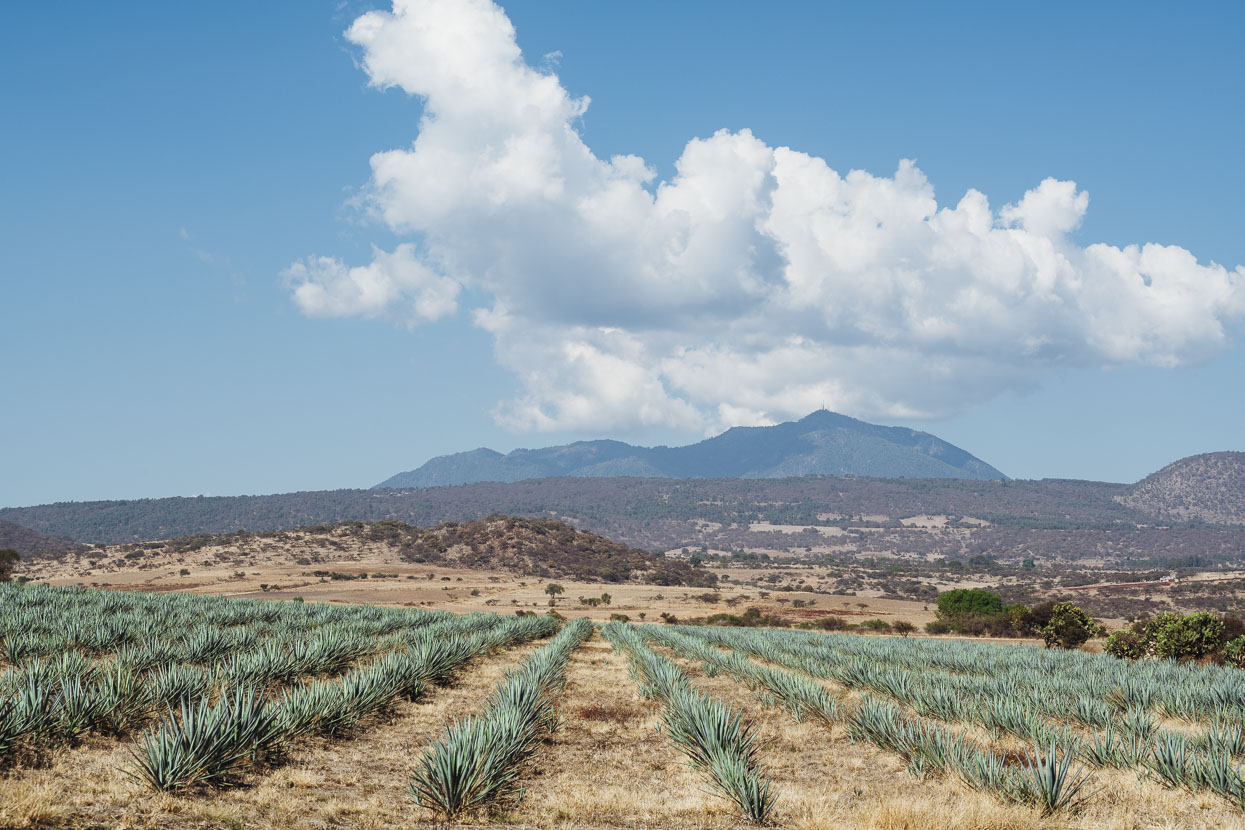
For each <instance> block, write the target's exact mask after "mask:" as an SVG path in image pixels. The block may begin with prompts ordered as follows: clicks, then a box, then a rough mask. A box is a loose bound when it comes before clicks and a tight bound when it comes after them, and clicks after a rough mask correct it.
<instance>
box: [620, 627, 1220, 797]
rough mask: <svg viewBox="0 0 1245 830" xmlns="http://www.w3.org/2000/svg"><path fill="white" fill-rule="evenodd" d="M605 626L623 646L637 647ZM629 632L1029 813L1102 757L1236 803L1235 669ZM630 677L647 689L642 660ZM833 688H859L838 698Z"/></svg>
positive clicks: (871, 641)
mask: <svg viewBox="0 0 1245 830" xmlns="http://www.w3.org/2000/svg"><path fill="white" fill-rule="evenodd" d="M615 637H617V639H618V641H619V642H620V643H622V647H623V648H627V649H628V650H629V651H631V653H632V654H633V655H634V654H635V653H636V652H637V651H638V650H639V648H638V647H637V646H633V645H631V644H630V642H629V641H628V640H627V639H625V638H622V637H618V635H615ZM630 639H631V641H635V640H637V639H639V640H645V641H647V642H649V643H651V644H654V645H657V646H660V647H662V648H664V649H668V650H669V651H670V652H671V653H673V654H675V655H677V656H679V657H681V658H685V659H688V660H693V661H696V662H698V663H699V664H701V665H702V666H703V668H704V670H705V672H706V673H707V674H709V675H713V674H716V673H719V672H720V673H722V674H725V675H728V676H730V677H732V678H735V679H737V680H739V681H740V682H742V683H745V684H746V685H747V686H748V687H749V688H750V689H752V690H753V691H754V693H755V694H756V695H757V697H758V699H759V700H761V701H762V702H763V703H764V704H765V705H769V706H780V707H782V708H783V709H785V710H786V711H787V712H788V713H789V714H790V716H791V717H792V718H794V719H796V720H804V719H807V718H814V719H816V720H818V721H820V722H822V723H824V724H825V725H826V727H827V728H834V727H835V726H836V725H837V726H839V727H841V728H842V729H844V730H846V732H847V735H848V736H849V737H850V738H851V739H852V740H854V741H858V742H868V743H871V744H873V745H875V746H877V747H879V748H881V749H883V750H886V751H888V752H893V753H895V754H896V755H898V756H900V757H901V758H902V759H903V760H904V761H905V762H906V764H907V769H908V771H909V772H910V773H911V774H912V775H914V776H916V777H918V778H927V777H946V776H952V777H955V778H958V779H959V780H960V781H962V782H963V783H964V784H966V785H968V786H969V787H971V788H972V789H975V790H981V791H984V792H987V793H990V794H992V795H994V796H997V797H998V798H999V799H1001V800H1003V801H1011V802H1018V803H1023V804H1030V805H1033V806H1034V807H1035V808H1037V809H1038V810H1040V811H1041V812H1042V813H1043V814H1050V813H1054V812H1057V811H1060V810H1064V809H1067V808H1073V807H1076V806H1079V805H1081V804H1083V803H1084V802H1085V801H1087V800H1088V799H1090V798H1092V797H1093V794H1094V792H1095V790H1096V789H1097V787H1096V785H1095V782H1094V774H1093V772H1094V770H1095V769H1102V768H1111V769H1125V770H1133V771H1135V772H1136V773H1138V775H1140V776H1152V777H1154V778H1155V779H1157V780H1160V781H1162V782H1163V783H1164V784H1166V785H1167V786H1170V787H1173V788H1182V789H1186V790H1188V791H1190V792H1194V793H1199V792H1208V793H1213V794H1215V795H1216V796H1218V797H1221V798H1223V799H1225V800H1226V801H1227V802H1228V803H1230V804H1232V805H1233V806H1235V807H1236V808H1237V809H1238V810H1239V809H1245V768H1243V766H1242V761H1243V759H1245V672H1242V671H1240V670H1238V669H1234V668H1227V667H1221V666H1214V665H1197V664H1179V663H1177V662H1175V661H1171V660H1152V661H1144V662H1138V663H1133V662H1125V661H1120V660H1117V659H1116V658H1114V657H1109V656H1107V655H1102V654H1091V653H1087V652H1081V651H1068V650H1059V649H1055V650H1038V649H1029V648H1015V647H1008V646H997V645H988V644H981V643H972V642H964V641H931V640H920V639H907V638H895V637H887V638H870V637H859V636H852V635H842V634H840V635H835V634H829V635H827V634H808V633H805V632H795V631H778V630H759V629H741V628H713V627H670V628H666V627H652V626H646V627H641V628H640V629H638V630H637V631H636V632H635V633H633V634H631V635H630ZM635 659H636V658H635V657H634V656H633V660H635ZM636 674H637V676H638V677H639V682H640V683H641V684H643V685H645V687H646V688H651V687H652V681H651V680H650V679H649V673H648V670H647V669H644V668H641V669H640V670H639V671H637V672H636ZM827 681H828V682H827ZM834 689H838V690H840V692H844V691H847V690H852V691H855V692H857V693H858V695H856V696H854V697H855V700H854V702H853V704H852V705H850V706H849V705H844V704H843V703H842V702H841V700H840V697H839V696H838V695H836V694H834V693H833V692H832V690H834ZM1018 744H1019V745H1021V746H1026V747H1028V750H1027V751H1026V750H1021V751H1017V750H1016V747H1017V745H1018ZM736 800H737V801H738V800H739V799H738V798H736ZM751 812H753V813H755V814H758V815H759V814H760V811H755V810H754V811H751Z"/></svg>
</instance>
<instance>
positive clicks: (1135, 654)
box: [1104, 611, 1227, 660]
mask: <svg viewBox="0 0 1245 830" xmlns="http://www.w3.org/2000/svg"><path fill="white" fill-rule="evenodd" d="M1224 630H1225V625H1224V621H1223V620H1221V619H1219V618H1218V617H1216V616H1214V615H1213V614H1208V613H1206V612H1205V611H1198V612H1196V613H1193V614H1189V615H1188V616H1187V617H1185V616H1181V615H1180V614H1171V613H1168V614H1159V615H1158V616H1157V617H1154V618H1153V619H1150V620H1144V621H1142V622H1137V623H1134V624H1133V626H1132V627H1131V628H1130V629H1127V630H1124V631H1117V632H1115V633H1114V634H1112V635H1111V636H1110V637H1108V638H1107V643H1106V646H1105V647H1104V648H1105V650H1106V652H1107V653H1108V654H1111V655H1114V656H1115V657H1121V658H1126V659H1131V660H1140V659H1142V658H1145V657H1168V658H1172V659H1176V660H1179V659H1196V658H1200V657H1207V656H1209V655H1213V654H1216V653H1217V652H1218V651H1219V649H1220V648H1221V647H1222V646H1223V645H1224ZM1224 657H1225V659H1227V657H1226V655H1225V656H1224Z"/></svg>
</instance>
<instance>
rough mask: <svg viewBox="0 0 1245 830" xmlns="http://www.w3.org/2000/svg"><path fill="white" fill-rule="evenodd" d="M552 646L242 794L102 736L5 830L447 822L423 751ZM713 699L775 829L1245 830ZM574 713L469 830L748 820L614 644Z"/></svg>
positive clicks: (408, 708) (47, 772)
mask: <svg viewBox="0 0 1245 830" xmlns="http://www.w3.org/2000/svg"><path fill="white" fill-rule="evenodd" d="M535 648H536V645H534V644H531V645H527V646H524V647H522V648H517V649H514V650H511V651H508V652H505V653H504V654H501V655H497V656H495V657H492V658H486V659H484V660H481V661H477V662H476V663H474V664H472V665H471V666H469V667H468V668H467V669H465V670H464V671H463V672H462V673H461V675H460V677H459V680H458V682H457V684H456V685H455V686H453V687H451V688H444V689H437V690H435V691H434V692H433V693H432V694H431V695H429V697H428V699H427V700H426V701H424V702H421V703H414V704H412V703H402V704H400V705H398V706H397V707H396V708H395V710H394V712H393V714H392V716H391V717H390V718H389V719H388V720H386V721H384V722H376V723H372V724H370V725H368V726H367V727H366V728H365V729H364V730H363V731H362V732H361V733H360V734H359V735H358V736H356V737H354V738H353V739H350V740H336V741H329V740H312V741H307V742H304V743H302V744H300V745H299V746H298V747H296V748H295V750H294V752H293V753H292V755H291V757H290V759H289V761H288V762H287V763H286V764H284V765H283V766H281V767H279V768H277V769H274V770H270V771H268V772H266V773H263V774H255V775H251V776H248V777H247V779H246V780H245V781H244V782H243V785H242V786H240V787H238V788H235V789H233V790H228V791H209V792H195V793H190V794H187V795H180V796H170V795H159V794H155V793H152V792H151V791H150V790H149V789H147V788H146V787H145V786H143V785H140V784H138V783H136V782H134V781H131V780H130V779H129V778H127V777H126V775H125V773H124V771H123V767H124V765H125V758H126V750H125V746H124V745H123V744H122V743H119V742H117V741H113V740H107V739H102V738H92V739H91V740H90V741H88V742H87V743H86V744H85V745H83V746H81V747H79V748H76V749H73V750H68V751H64V752H59V753H57V754H56V755H55V756H54V757H53V758H52V760H51V762H50V763H49V764H48V765H46V766H44V767H41V768H34V769H30V768H27V769H15V770H11V771H9V772H8V773H5V774H4V775H3V776H0V827H2V828H58V829H59V828H69V827H74V828H78V827H89V828H118V829H120V828H134V829H135V830H139V829H140V828H141V829H142V830H151V829H155V828H158V829H159V830H165V829H166V828H167V829H169V830H171V829H172V828H212V829H213V830H217V829H219V830H226V829H227V828H243V827H246V828H252V827H253V828H263V830H288V829H291V828H329V827H341V828H357V830H392V829H395V828H409V827H430V828H431V827H438V828H441V827H447V825H444V824H440V823H438V822H437V821H436V820H435V817H434V816H433V815H432V814H431V813H430V812H428V811H426V810H423V809H421V808H419V807H417V806H416V805H415V804H414V802H413V801H412V800H411V799H410V797H409V796H408V795H407V793H406V782H407V775H408V773H409V770H410V769H411V767H412V765H413V764H414V762H415V760H416V758H417V757H418V753H419V752H420V750H421V749H422V748H423V747H424V746H426V745H427V744H428V743H429V742H430V741H431V740H432V739H433V738H435V737H436V736H437V735H438V734H439V733H440V731H441V729H442V728H443V726H444V725H445V723H446V722H447V721H448V720H450V719H452V718H455V717H460V716H462V715H465V714H467V713H469V712H472V711H475V710H477V709H478V708H479V707H480V705H481V704H482V702H483V699H484V697H485V696H486V695H487V694H488V692H489V691H490V690H491V689H492V688H493V687H494V686H496V684H497V683H498V682H499V681H500V680H501V678H502V676H503V673H504V672H505V670H506V669H507V668H509V667H512V666H515V665H517V664H518V663H519V662H520V661H521V660H522V659H524V658H525V657H526V656H527V655H528V654H530V653H531V651H532V650H534V649H535ZM677 662H679V663H680V665H682V666H683V667H684V668H685V669H686V670H688V671H689V673H690V674H692V676H693V678H694V682H695V684H696V686H697V687H698V688H700V689H702V690H703V691H705V692H708V693H710V694H713V695H714V696H716V697H719V698H721V699H723V700H727V701H730V702H731V703H733V704H734V705H736V706H741V707H743V708H744V710H745V712H746V714H747V716H748V717H749V718H751V719H753V720H754V722H755V728H756V734H757V737H758V740H759V743H760V746H761V751H762V759H763V763H764V768H765V772H766V774H767V775H769V777H770V778H772V779H773V781H774V782H775V786H776V789H777V792H778V798H779V801H778V806H777V809H776V813H775V822H776V824H777V826H779V827H786V828H792V830H829V828H868V829H869V830H917V828H967V829H968V830H1038V828H1043V829H1044V828H1067V829H1068V830H1072V829H1073V828H1075V829H1076V830H1097V829H1098V828H1105V829H1106V830H1151V828H1153V830H1159V828H1162V829H1163V830H1175V828H1190V829H1191V828H1223V830H1245V820H1243V819H1242V816H1241V814H1240V813H1239V812H1238V811H1236V810H1234V809H1233V808H1231V807H1229V806H1228V805H1227V804H1225V803H1224V802H1223V801H1222V800H1221V799H1219V798H1217V797H1214V796H1211V795H1192V794H1189V793H1186V792H1182V791H1173V790H1169V789H1166V788H1164V787H1162V786H1160V785H1158V784H1157V783H1154V782H1153V781H1148V780H1147V781H1140V780H1138V777H1137V776H1136V775H1135V774H1133V773H1131V772H1113V771H1096V772H1095V773H1094V777H1095V782H1096V785H1097V786H1099V787H1101V790H1100V791H1099V792H1098V794H1097V795H1096V796H1095V797H1094V799H1093V801H1092V802H1091V803H1090V805H1089V806H1088V807H1087V808H1086V809H1085V810H1084V811H1083V812H1081V813H1079V814H1075V815H1071V816H1059V817H1054V818H1043V817H1041V816H1040V815H1039V814H1038V813H1037V812H1036V811H1035V810H1032V809H1029V808H1025V807H1019V806H1015V805H1007V804H1003V803H1001V802H999V801H997V800H996V799H994V798H992V797H990V796H988V795H983V794H980V793H976V792H972V791H970V790H968V789H966V788H965V787H963V786H962V785H960V784H959V783H958V782H955V781H952V780H942V779H938V780H926V781H921V780H917V779H915V778H913V777H912V776H911V775H909V774H908V773H907V771H906V770H905V769H904V765H903V763H902V762H901V761H900V760H899V759H898V758H897V757H896V756H894V755H892V754H889V753H885V752H882V751H880V750H877V749H875V748H874V747H872V746H868V745H854V744H852V743H850V742H849V741H848V740H847V739H846V736H845V735H844V732H843V730H842V729H841V728H835V729H834V730H828V729H826V728H825V727H824V726H821V725H818V724H816V723H803V724H800V723H796V722H795V721H794V720H793V719H792V718H791V717H790V716H789V715H788V714H787V713H786V712H784V711H783V710H781V709H778V708H764V707H762V706H761V704H760V703H759V702H758V701H757V700H756V699H754V698H753V697H752V696H751V694H750V693H749V692H748V690H747V689H746V688H745V687H744V686H742V685H741V684H739V683H737V682H735V681H733V680H731V679H729V678H726V677H723V676H717V677H712V678H710V677H705V676H704V675H703V673H701V672H700V671H699V670H698V669H697V668H696V666H695V665H693V664H690V663H688V662H687V661H677ZM567 677H568V682H567V687H566V690H565V692H564V695H563V697H562V698H561V700H560V703H559V711H560V712H561V713H562V715H563V718H564V720H563V724H562V727H561V728H560V729H559V730H558V731H557V732H555V733H554V734H553V735H552V736H551V738H550V739H549V740H548V741H547V742H546V743H545V745H544V746H543V747H541V749H540V751H539V752H538V754H537V756H536V758H535V763H534V764H533V765H532V766H531V767H530V768H529V769H527V770H526V771H525V773H524V777H523V783H524V787H525V795H524V798H523V800H522V801H521V802H520V803H519V804H518V805H517V806H514V807H510V808H505V809H503V810H500V811H495V812H493V813H492V814H489V815H483V816H477V817H475V818H474V819H472V820H471V821H469V822H466V823H465V824H459V825H453V826H457V827H466V826H477V827H478V826H482V825H491V826H501V827H512V828H524V829H525V830H527V829H528V828H532V829H533V830H534V828H550V830H553V829H556V830H590V829H591V830H607V829H608V830H613V828H624V827H626V828H642V830H657V829H658V828H692V829H693V830H725V829H726V828H743V827H747V826H749V825H748V824H747V823H746V822H744V821H743V820H741V819H740V818H739V817H737V815H736V814H735V812H734V810H733V809H732V807H731V805H730V804H729V803H727V802H726V801H725V800H724V799H723V798H721V797H719V796H718V795H716V794H715V793H713V792H711V791H710V789H709V786H708V784H707V781H706V779H705V778H704V777H703V776H702V775H701V774H699V773H697V772H696V771H694V770H692V769H691V768H690V767H689V765H688V763H687V761H686V759H685V758H684V756H683V755H682V754H681V753H679V752H678V750H677V749H676V748H675V747H674V745H673V744H672V743H670V741H669V740H668V739H667V738H666V737H665V736H664V735H662V734H661V733H659V732H658V731H657V729H656V727H657V725H658V724H659V709H658V707H657V706H656V704H654V703H652V702H648V701H642V700H640V699H639V697H638V695H637V693H636V690H635V687H634V685H633V684H632V682H631V679H630V677H629V675H628V672H627V668H626V663H625V661H624V660H623V658H621V657H620V656H619V655H617V654H615V653H614V652H613V651H612V650H611V648H610V647H609V645H608V644H607V643H605V642H604V641H602V640H601V639H600V638H599V637H598V638H594V639H593V640H590V641H589V642H588V643H587V644H585V645H584V646H583V647H582V648H580V649H579V650H577V651H576V652H575V653H574V655H573V656H572V659H571V662H570V666H569V668H568V674H567Z"/></svg>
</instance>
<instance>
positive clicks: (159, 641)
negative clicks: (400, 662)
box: [0, 582, 445, 666]
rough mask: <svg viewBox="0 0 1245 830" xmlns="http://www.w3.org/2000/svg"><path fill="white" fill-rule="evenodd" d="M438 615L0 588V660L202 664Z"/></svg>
mask: <svg viewBox="0 0 1245 830" xmlns="http://www.w3.org/2000/svg"><path fill="white" fill-rule="evenodd" d="M444 616H445V614H444V613H443V612H429V611H417V610H408V609H388V608H377V607H372V606H337V605H328V604H323V603H271V602H262V601H258V600H240V599H225V598H221V597H215V596H203V595H196V594H148V593H139V592H135V593H121V592H113V591H96V590H92V589H86V588H77V587H69V588H62V587H53V586H47V585H37V586H21V585H18V584H16V583H11V582H10V583H0V660H2V661H4V662H7V663H9V664H10V665H13V666H17V665H20V664H22V663H23V662H25V661H26V660H29V659H37V658H46V657H49V656H54V655H56V654H60V653H63V652H65V651H68V650H77V651H81V652H83V653H84V654H87V655H93V656H100V655H107V654H113V653H121V652H126V651H127V650H128V651H131V652H133V651H134V650H135V649H140V650H141V649H143V648H149V649H152V650H154V651H155V653H156V654H157V655H161V656H162V657H163V658H165V659H167V660H170V661H172V660H176V661H182V662H184V661H189V662H206V661H211V660H215V659H219V658H220V657H224V656H227V655H228V654H230V653H234V652H237V651H242V650H246V649H248V648H250V647H251V646H253V645H254V643H255V641H256V640H258V639H260V638H264V637H269V638H271V639H276V640H287V639H291V638H294V637H296V636H298V635H299V634H301V633H303V632H309V631H315V630H318V629H322V628H324V627H326V626H334V625H336V626H341V627H344V628H347V629H349V630H352V631H355V632H356V633H358V634H360V635H362V636H368V637H373V636H383V635H386V634H391V633H400V632H402V631H403V630H410V629H413V628H418V627H419V626H421V625H426V624H429V623H431V622H435V621H436V620H438V619H442V618H444Z"/></svg>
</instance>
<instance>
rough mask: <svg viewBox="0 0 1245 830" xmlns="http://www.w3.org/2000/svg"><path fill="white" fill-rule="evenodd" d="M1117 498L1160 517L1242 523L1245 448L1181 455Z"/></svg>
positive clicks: (1244, 521) (1130, 505) (1244, 503)
mask: <svg viewBox="0 0 1245 830" xmlns="http://www.w3.org/2000/svg"><path fill="white" fill-rule="evenodd" d="M1118 499H1119V501H1120V502H1121V503H1122V504H1125V505H1128V506H1129V507H1132V508H1134V509H1136V510H1140V511H1142V512H1143V513H1148V514H1150V515H1151V516H1155V517H1159V518H1163V519H1171V520H1176V521H1190V520H1193V521H1202V522H1210V523H1212V524H1245V452H1212V453H1205V454H1203V455H1191V456H1189V457H1188V458H1182V459H1180V460H1179V461H1177V462H1175V463H1173V464H1168V465H1167V466H1166V467H1164V468H1163V469H1161V470H1159V471H1158V472H1156V473H1152V474H1150V475H1148V476H1146V477H1145V478H1143V479H1142V480H1141V481H1139V482H1137V483H1136V484H1135V485H1133V487H1132V488H1131V489H1130V490H1129V491H1128V493H1126V494H1124V495H1122V496H1119V497H1118Z"/></svg>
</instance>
